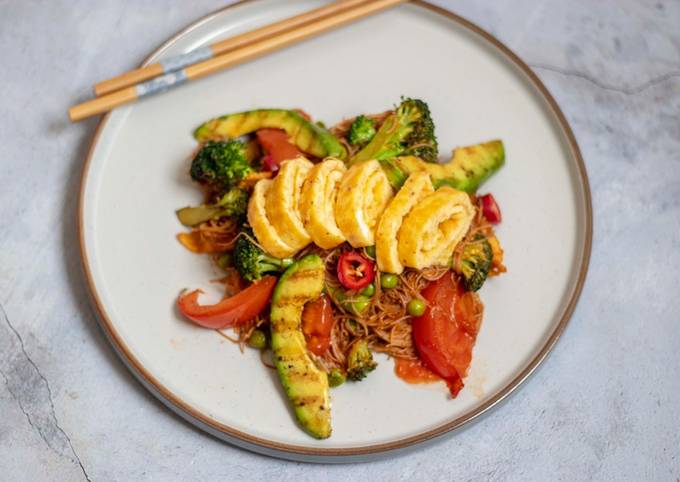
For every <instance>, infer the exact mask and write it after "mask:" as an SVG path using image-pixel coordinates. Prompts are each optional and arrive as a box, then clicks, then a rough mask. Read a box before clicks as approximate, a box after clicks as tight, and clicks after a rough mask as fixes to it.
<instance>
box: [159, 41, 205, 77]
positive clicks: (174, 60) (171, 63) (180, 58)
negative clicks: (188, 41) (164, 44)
mask: <svg viewBox="0 0 680 482" xmlns="http://www.w3.org/2000/svg"><path fill="white" fill-rule="evenodd" d="M212 57H213V51H212V49H211V48H210V47H201V48H198V49H194V50H192V51H191V52H187V53H185V54H180V55H173V56H172V57H169V58H167V59H163V60H161V61H160V62H158V63H159V64H161V67H163V72H164V73H166V74H167V73H170V72H174V71H175V70H180V69H183V68H184V67H186V66H188V65H192V64H195V63H196V62H201V61H203V60H208V59H211V58H212Z"/></svg>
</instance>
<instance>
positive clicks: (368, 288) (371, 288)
mask: <svg viewBox="0 0 680 482" xmlns="http://www.w3.org/2000/svg"><path fill="white" fill-rule="evenodd" d="M360 294H362V295H364V296H369V297H371V296H373V295H374V294H375V285H374V284H373V283H371V284H369V285H368V286H366V287H365V288H364V289H363V290H361V291H360Z"/></svg>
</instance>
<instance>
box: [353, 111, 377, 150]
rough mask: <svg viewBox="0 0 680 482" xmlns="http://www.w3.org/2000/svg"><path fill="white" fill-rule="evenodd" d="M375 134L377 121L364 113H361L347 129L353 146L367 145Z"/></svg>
mask: <svg viewBox="0 0 680 482" xmlns="http://www.w3.org/2000/svg"><path fill="white" fill-rule="evenodd" d="M374 136H375V123H374V122H373V121H372V120H371V119H369V118H368V117H366V116H364V115H360V116H359V117H357V118H356V119H354V122H352V125H351V126H349V131H347V140H348V141H349V143H350V144H352V145H353V146H365V145H366V144H368V143H369V142H371V139H373V137H374Z"/></svg>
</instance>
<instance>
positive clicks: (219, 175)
mask: <svg viewBox="0 0 680 482" xmlns="http://www.w3.org/2000/svg"><path fill="white" fill-rule="evenodd" d="M251 171H252V168H251V167H250V165H249V164H248V158H247V151H246V146H245V144H243V143H242V142H240V141H236V140H232V141H226V142H223V141H208V142H206V143H205V144H204V145H203V147H202V148H201V150H200V151H198V154H196V157H194V160H193V161H192V163H191V171H190V173H191V178H192V179H193V180H194V181H197V182H200V183H201V184H205V185H209V186H212V187H214V188H216V190H217V191H224V190H227V189H229V188H230V187H232V186H234V185H235V184H236V183H238V182H239V181H240V180H241V179H243V178H244V177H246V176H247V175H248V174H249V173H250V172H251Z"/></svg>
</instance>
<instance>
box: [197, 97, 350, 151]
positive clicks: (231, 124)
mask: <svg viewBox="0 0 680 482" xmlns="http://www.w3.org/2000/svg"><path fill="white" fill-rule="evenodd" d="M265 128H268V129H283V130H284V131H286V133H287V134H288V136H289V137H290V142H292V143H293V144H295V145H296V146H297V147H298V148H300V150H302V151H304V152H306V153H308V154H311V155H313V156H316V157H319V158H321V159H323V158H325V157H329V156H332V157H337V158H339V159H344V158H346V157H347V150H346V149H345V147H344V146H343V145H342V144H341V143H340V141H339V140H338V139H337V138H336V137H335V136H334V135H333V134H331V133H330V132H328V131H327V130H326V129H324V128H322V127H319V126H318V125H316V124H313V123H311V122H309V121H308V120H307V119H305V118H304V117H302V116H301V115H300V114H299V113H297V112H295V111H293V110H284V109H258V110H250V111H246V112H239V113H236V114H227V115H223V116H221V117H217V118H215V119H212V120H209V121H207V122H205V123H203V124H201V125H200V126H199V127H198V128H197V129H196V130H195V131H194V137H195V138H196V140H198V141H199V142H206V141H211V140H224V139H233V138H235V137H240V136H242V135H245V134H250V133H251V132H255V131H257V130H259V129H265Z"/></svg>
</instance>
